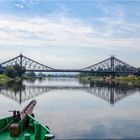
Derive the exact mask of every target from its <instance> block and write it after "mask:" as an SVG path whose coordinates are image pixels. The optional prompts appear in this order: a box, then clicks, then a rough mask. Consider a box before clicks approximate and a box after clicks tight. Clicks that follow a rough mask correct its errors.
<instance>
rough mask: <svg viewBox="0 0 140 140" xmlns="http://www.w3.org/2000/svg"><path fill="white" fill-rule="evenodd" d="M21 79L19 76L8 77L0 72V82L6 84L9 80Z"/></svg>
mask: <svg viewBox="0 0 140 140" xmlns="http://www.w3.org/2000/svg"><path fill="white" fill-rule="evenodd" d="M21 80H22V79H21V78H20V77H15V78H10V77H8V76H6V75H5V74H0V84H6V83H8V82H11V81H21Z"/></svg>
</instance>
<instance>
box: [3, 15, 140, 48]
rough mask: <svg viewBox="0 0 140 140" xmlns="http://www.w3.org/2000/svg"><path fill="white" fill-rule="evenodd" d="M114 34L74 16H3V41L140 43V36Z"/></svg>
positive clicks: (24, 43)
mask: <svg viewBox="0 0 140 140" xmlns="http://www.w3.org/2000/svg"><path fill="white" fill-rule="evenodd" d="M104 21H105V20H104ZM106 22H107V21H106ZM110 24H112V26H115V25H114V24H121V22H118V23H117V22H112V23H111V22H110ZM125 25H126V24H125ZM127 25H128V26H126V27H125V28H129V27H131V30H133V29H132V26H133V25H132V24H127ZM134 26H135V25H134ZM137 28H139V26H138V27H137ZM105 34H108V37H107V38H105V37H104V35H105ZM111 35H112V34H110V30H109V31H108V32H106V33H104V32H101V31H99V30H97V29H96V28H94V27H92V26H89V25H87V24H85V23H84V22H83V21H81V20H77V19H74V18H66V17H59V18H50V17H49V18H48V17H33V18H30V19H29V18H23V19H21V18H16V17H0V44H4V45H10V44H11V45H19V46H36V47H37V46H38V47H40V46H46V45H56V46H66V47H67V46H69V47H70V46H71V45H72V46H75V47H93V48H94V47H99V48H112V47H115V46H118V47H119V46H120V47H129V48H134V46H135V47H136V48H139V47H140V40H139V39H136V38H132V39H127V38H123V39H121V38H117V39H115V38H114V37H112V36H111ZM7 40H8V41H7Z"/></svg>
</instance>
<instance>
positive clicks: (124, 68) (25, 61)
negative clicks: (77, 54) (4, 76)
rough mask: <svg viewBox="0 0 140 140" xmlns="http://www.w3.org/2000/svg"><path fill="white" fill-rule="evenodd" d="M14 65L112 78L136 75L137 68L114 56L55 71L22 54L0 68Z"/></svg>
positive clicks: (46, 70)
mask: <svg viewBox="0 0 140 140" xmlns="http://www.w3.org/2000/svg"><path fill="white" fill-rule="evenodd" d="M16 64H18V65H20V66H23V67H25V69H26V71H27V72H31V71H32V72H85V73H101V74H110V75H112V76H115V75H117V74H127V75H128V74H130V75H134V74H136V73H137V68H135V67H134V66H131V65H129V64H127V63H126V62H123V61H122V60H120V59H118V58H116V57H114V56H111V57H110V58H108V59H105V60H103V61H101V62H99V63H96V64H93V65H91V66H88V67H85V68H82V69H55V68H52V67H49V66H47V65H44V64H41V63H39V62H37V61H35V60H32V59H30V58H28V57H26V56H24V55H22V54H20V55H19V56H17V57H15V58H12V59H9V60H8V61H5V62H3V63H1V64H0V65H1V66H2V67H7V66H14V65H16Z"/></svg>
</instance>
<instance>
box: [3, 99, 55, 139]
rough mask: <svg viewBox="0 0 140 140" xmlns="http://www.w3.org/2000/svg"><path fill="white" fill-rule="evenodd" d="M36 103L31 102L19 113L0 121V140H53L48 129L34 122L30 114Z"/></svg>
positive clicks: (16, 112) (15, 112) (14, 112)
mask: <svg viewBox="0 0 140 140" xmlns="http://www.w3.org/2000/svg"><path fill="white" fill-rule="evenodd" d="M35 104H36V101H35V100H33V101H31V102H30V103H29V104H28V105H27V106H26V107H25V108H24V109H23V110H22V111H21V112H19V111H15V110H14V111H12V112H13V116H11V117H7V118H3V119H0V140H49V139H54V135H53V134H52V133H51V131H50V129H49V127H47V126H43V125H42V124H41V123H39V122H38V121H36V120H35V118H34V115H33V113H32V111H33V108H34V106H35Z"/></svg>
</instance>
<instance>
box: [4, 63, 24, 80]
mask: <svg viewBox="0 0 140 140" xmlns="http://www.w3.org/2000/svg"><path fill="white" fill-rule="evenodd" d="M25 71H26V69H25V67H21V66H20V65H18V64H17V65H14V66H8V67H6V71H5V74H6V75H7V76H8V77H11V78H15V77H16V76H19V77H21V76H22V75H23V74H24V73H25Z"/></svg>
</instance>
